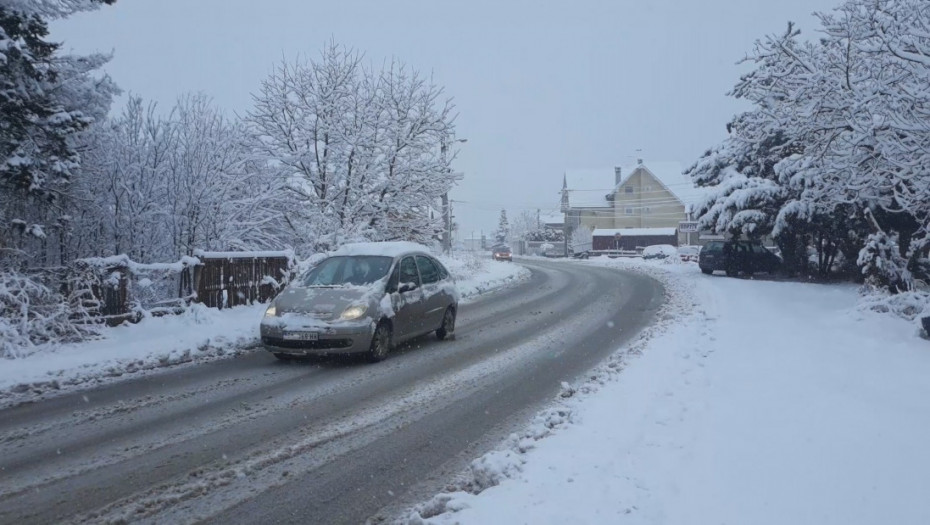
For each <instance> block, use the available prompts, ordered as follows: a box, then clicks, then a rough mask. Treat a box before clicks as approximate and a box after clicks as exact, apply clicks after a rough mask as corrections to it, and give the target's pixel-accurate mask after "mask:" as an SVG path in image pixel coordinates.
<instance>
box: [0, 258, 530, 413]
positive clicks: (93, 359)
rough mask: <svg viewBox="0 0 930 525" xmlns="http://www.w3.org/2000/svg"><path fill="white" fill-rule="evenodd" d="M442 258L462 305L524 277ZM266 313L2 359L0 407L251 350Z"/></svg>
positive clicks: (156, 325) (513, 269) (178, 321)
mask: <svg viewBox="0 0 930 525" xmlns="http://www.w3.org/2000/svg"><path fill="white" fill-rule="evenodd" d="M440 259H441V260H442V262H443V264H445V265H446V267H447V268H448V269H449V271H450V272H452V274H453V275H454V276H455V277H456V279H457V283H458V286H459V289H460V291H461V294H462V297H463V298H465V299H466V301H467V300H468V299H469V298H474V297H475V296H477V295H479V294H481V293H485V292H487V291H489V290H493V289H495V288H499V287H501V286H506V285H508V284H512V283H514V282H517V281H519V280H520V279H523V278H525V277H527V276H528V275H529V271H528V270H527V269H526V268H523V267H522V266H519V265H515V264H510V263H498V262H494V261H491V260H490V259H487V260H486V259H484V258H479V257H477V256H474V255H471V254H462V255H460V256H458V255H457V256H455V257H440ZM265 308H266V305H264V304H256V305H252V306H239V307H235V308H228V309H225V310H216V309H211V308H206V307H203V306H202V305H194V306H192V307H191V308H190V309H189V310H188V311H187V312H186V313H184V314H183V315H178V316H164V317H157V318H146V319H143V320H142V321H141V322H139V323H138V324H133V325H128V324H127V325H124V326H118V327H115V328H110V329H105V330H104V331H103V338H102V339H99V340H93V341H85V342H82V343H72V344H59V345H45V346H42V347H35V348H32V349H30V354H29V355H28V356H26V357H23V358H21V359H0V405H5V404H10V403H16V402H21V401H25V400H29V399H35V398H36V397H41V396H44V395H48V394H54V393H57V392H60V391H63V390H66V389H72V388H78V387H91V386H96V385H99V384H102V383H105V382H110V381H114V380H117V379H118V378H121V377H126V376H132V375H137V374H140V373H144V372H147V371H151V370H154V369H157V368H163V367H167V366H176V365H180V364H186V363H200V362H205V361H210V360H214V359H218V358H222V357H229V356H234V355H238V354H241V353H243V352H249V351H254V350H255V349H256V348H258V345H259V339H258V326H259V323H260V322H261V318H262V315H263V314H264V311H265Z"/></svg>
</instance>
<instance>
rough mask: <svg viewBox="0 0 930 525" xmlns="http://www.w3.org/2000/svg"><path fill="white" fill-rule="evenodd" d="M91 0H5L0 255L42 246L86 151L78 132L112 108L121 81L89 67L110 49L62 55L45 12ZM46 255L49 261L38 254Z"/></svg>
mask: <svg viewBox="0 0 930 525" xmlns="http://www.w3.org/2000/svg"><path fill="white" fill-rule="evenodd" d="M99 3H112V1H106V2H94V1H90V0H83V1H82V0H70V1H69V0H60V1H52V0H37V1H25V0H0V189H2V191H0V250H2V251H3V253H2V254H0V258H2V259H3V260H6V261H7V262H9V257H10V256H11V255H13V254H16V255H19V256H29V255H32V254H33V252H41V251H42V249H43V248H44V245H45V243H46V242H47V241H46V238H47V235H46V234H47V233H48V230H49V229H50V228H52V229H53V228H58V227H60V226H61V222H60V221H61V220H62V217H60V214H59V213H58V211H59V208H58V207H57V206H56V203H57V202H58V200H59V198H60V197H61V196H62V195H64V194H66V193H67V191H68V185H69V182H70V180H71V178H72V176H73V174H74V171H75V169H76V168H77V167H78V166H79V165H80V162H81V157H80V154H79V151H78V149H77V137H78V134H79V133H80V132H82V131H84V130H86V129H87V127H88V126H89V125H90V124H91V123H92V122H94V121H95V120H97V119H100V118H102V117H103V116H104V115H105V114H106V112H107V110H108V109H109V105H110V101H111V98H112V96H113V94H114V93H115V92H116V91H117V89H116V86H115V85H114V84H113V83H112V82H111V81H110V80H109V78H107V77H106V76H103V77H94V76H93V75H92V73H93V72H94V71H96V70H98V69H99V68H100V67H101V66H102V65H103V64H105V63H106V62H107V60H109V57H108V56H106V55H99V54H96V55H90V56H83V57H74V56H64V55H61V54H60V53H59V52H58V50H59V47H60V46H59V44H56V43H52V42H49V41H48V40H47V37H48V25H47V22H46V18H47V17H61V16H66V15H68V14H71V13H73V12H75V11H80V10H87V9H92V8H94V7H96V6H97V5H98V4H99ZM39 262H40V263H41V262H44V261H41V260H40V261H39Z"/></svg>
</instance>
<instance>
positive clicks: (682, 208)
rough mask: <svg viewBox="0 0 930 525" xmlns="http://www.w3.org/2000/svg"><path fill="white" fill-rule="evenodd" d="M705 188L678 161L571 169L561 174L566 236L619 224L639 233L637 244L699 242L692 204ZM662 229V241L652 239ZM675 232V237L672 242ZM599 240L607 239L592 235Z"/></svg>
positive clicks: (621, 229) (630, 232) (628, 231)
mask: <svg viewBox="0 0 930 525" xmlns="http://www.w3.org/2000/svg"><path fill="white" fill-rule="evenodd" d="M705 191H706V190H705V189H704V188H698V187H696V186H695V185H694V183H693V182H692V181H691V180H690V179H689V178H688V177H686V176H685V175H684V174H683V170H682V167H681V164H679V163H678V162H646V161H643V160H638V161H637V162H636V164H634V165H632V166H626V167H623V166H618V167H615V168H612V169H611V168H606V169H599V170H567V171H566V172H565V174H564V176H563V178H562V208H561V209H562V212H563V213H564V214H565V230H566V237H571V236H572V232H574V231H575V230H578V229H581V228H587V229H590V230H592V231H600V232H602V233H603V232H606V231H608V230H618V231H619V232H620V235H621V239H623V237H625V236H629V237H631V238H632V237H638V240H632V239H631V240H630V241H629V244H636V245H637V246H649V245H653V244H671V245H684V244H689V243H692V244H698V243H699V237H700V235H699V234H698V233H697V225H696V224H695V223H693V221H692V220H691V219H692V217H691V208H692V206H693V205H694V204H696V203H697V201H698V200H700V199H701V198H703V196H704V194H705ZM657 229H658V230H661V231H662V232H663V233H662V234H660V235H658V237H661V239H662V242H654V241H658V240H659V239H649V237H651V236H652V233H653V232H655V231H657ZM689 229H690V230H692V232H691V233H689V232H688V230H689ZM633 230H642V233H641V234H635V233H634V232H633ZM669 231H672V232H673V233H671V234H669V233H668V232H669ZM623 232H626V233H623ZM605 235H606V234H605ZM605 235H600V237H602V238H603V237H605ZM670 236H671V237H674V238H675V239H674V242H669V240H670ZM593 237H597V236H593ZM598 242H607V241H605V240H603V239H602V240H601V241H596V240H594V239H592V244H596V243H598ZM624 244H627V243H626V242H624ZM593 249H597V248H596V247H594V248H593Z"/></svg>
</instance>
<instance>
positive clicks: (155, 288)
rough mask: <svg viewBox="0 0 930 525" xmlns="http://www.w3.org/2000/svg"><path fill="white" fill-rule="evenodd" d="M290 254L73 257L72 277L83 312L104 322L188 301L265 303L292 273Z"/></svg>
mask: <svg viewBox="0 0 930 525" xmlns="http://www.w3.org/2000/svg"><path fill="white" fill-rule="evenodd" d="M295 266H296V265H295V259H294V255H293V253H292V252H287V251H280V252H204V251H199V250H198V251H195V252H194V256H193V257H182V258H181V259H180V260H179V261H176V262H172V263H149V264H143V263H137V262H135V261H132V260H130V259H129V257H127V256H125V255H117V256H113V257H94V258H87V259H80V260H78V261H75V264H74V267H73V272H74V274H75V275H77V276H79V278H77V279H75V278H72V279H70V281H71V282H73V283H81V284H75V285H74V286H77V287H80V288H81V289H82V294H81V299H82V303H83V304H84V305H85V306H86V308H85V310H87V311H89V312H92V313H93V317H95V318H96V319H102V320H104V321H105V322H106V323H107V324H111V325H116V324H120V323H122V322H124V321H130V322H137V321H139V320H140V319H142V318H143V317H146V316H155V317H157V316H161V315H168V314H179V313H181V312H183V311H184V310H185V309H186V308H187V306H188V305H189V304H190V303H191V302H198V303H203V304H204V305H206V306H208V307H212V308H224V307H231V306H237V305H240V304H249V303H252V302H255V301H259V302H265V301H268V300H269V299H271V298H272V297H274V296H275V294H277V292H278V291H279V290H280V289H281V288H282V287H283V285H284V284H286V283H287V282H288V281H289V280H290V279H291V277H292V276H293V274H294V269H295Z"/></svg>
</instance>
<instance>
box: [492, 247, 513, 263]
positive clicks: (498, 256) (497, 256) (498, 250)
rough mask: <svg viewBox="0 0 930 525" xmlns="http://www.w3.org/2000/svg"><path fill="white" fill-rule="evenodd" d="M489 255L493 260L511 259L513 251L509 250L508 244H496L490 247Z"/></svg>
mask: <svg viewBox="0 0 930 525" xmlns="http://www.w3.org/2000/svg"><path fill="white" fill-rule="evenodd" d="M491 257H492V258H494V260H495V261H511V262H512V261H513V252H511V251H510V246H506V245H503V244H501V245H498V246H494V247H493V248H491Z"/></svg>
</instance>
